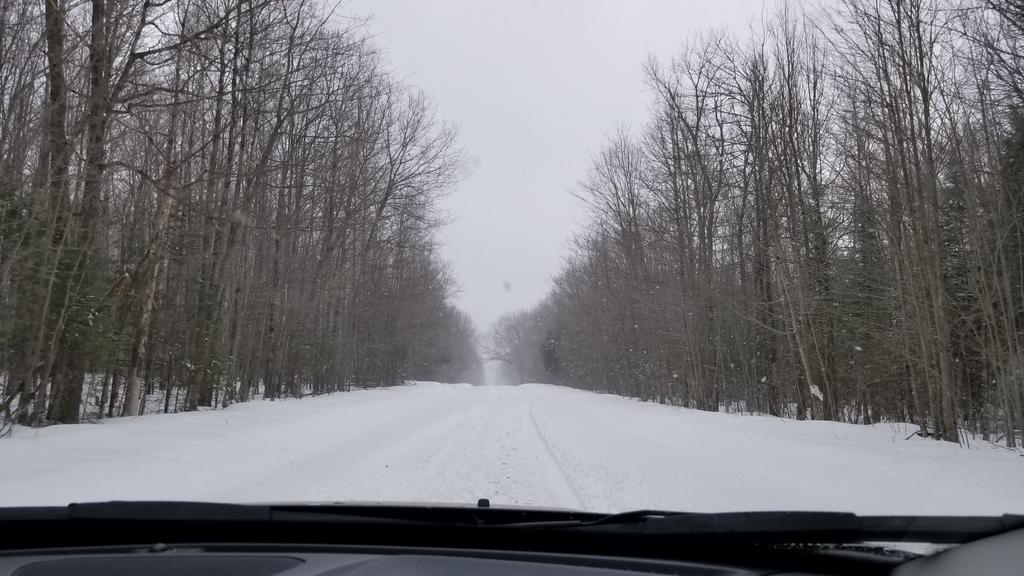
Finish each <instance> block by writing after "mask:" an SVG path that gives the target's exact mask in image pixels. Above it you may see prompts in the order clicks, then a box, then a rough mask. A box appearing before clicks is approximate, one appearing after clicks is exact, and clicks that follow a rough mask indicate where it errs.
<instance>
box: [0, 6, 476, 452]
mask: <svg viewBox="0 0 1024 576" xmlns="http://www.w3.org/2000/svg"><path fill="white" fill-rule="evenodd" d="M461 166H462V153H461V150H460V146H459V143H458V141H457V134H456V131H455V130H454V128H453V127H452V126H451V125H449V124H447V123H446V122H444V121H442V120H441V119H439V118H438V117H437V115H436V114H435V110H434V107H433V105H432V103H431V101H430V99H429V98H428V97H427V96H426V95H424V94H423V93H421V92H420V91H418V90H417V89H415V87H412V86H409V85H407V84H406V83H404V82H402V81H399V80H396V79H395V78H394V77H393V76H392V75H391V74H390V73H389V72H388V70H387V67H386V65H385V62H384V59H383V58H382V56H381V54H380V52H379V50H378V49H377V48H376V47H375V45H374V43H373V41H372V39H371V38H370V37H369V35H368V34H367V33H366V32H365V30H364V22H362V21H360V20H357V19H353V18H345V17H341V16H340V15H338V14H335V13H333V12H332V11H331V10H330V9H328V8H325V7H323V6H321V5H320V3H318V2H313V1H311V0H80V1H72V0H46V1H43V2H40V1H38V0H0V432H3V431H4V430H5V429H7V430H9V429H10V426H12V425H14V424H25V425H33V426H39V425H46V424H51V423H75V422H80V421H87V420H88V421H94V420H98V419H101V418H104V417H111V416H120V415H136V414H139V413H140V412H141V411H144V410H160V411H163V412H169V411H170V412H173V411H185V410H197V409H200V408H203V407H222V406H227V405H228V404H231V403H235V402H243V401H246V400H248V399H252V398H255V397H259V398H267V399H275V398H282V397H300V396H307V395H311V394H322V393H327V392H334V391H339V390H347V389H349V388H350V387H353V386H384V385H393V384H398V383H401V382H402V381H404V380H407V379H426V380H438V381H469V380H479V379H480V378H481V373H482V361H481V359H480V356H479V355H478V353H477V351H476V348H475V346H476V344H475V338H476V337H475V332H474V327H473V325H472V323H471V322H470V319H469V318H468V316H467V315H465V314H464V313H462V312H461V311H460V310H458V309H457V308H456V307H455V306H454V305H453V300H452V298H453V295H454V293H455V291H456V288H457V287H456V284H455V282H454V279H453V278H452V274H451V272H450V270H449V268H448V266H447V264H446V263H445V262H444V261H443V260H442V258H441V257H440V255H439V244H438V241H437V240H436V234H435V232H436V230H437V229H438V227H439V226H442V225H443V224H444V223H445V221H446V215H445V214H444V213H443V212H442V210H440V209H439V207H438V200H439V199H440V198H442V197H443V196H444V195H445V194H446V193H447V192H449V191H450V190H451V189H452V187H453V185H454V184H455V182H456V181H457V180H458V179H459V177H460V171H461ZM147 399H148V402H147ZM154 400H158V402H156V401H154Z"/></svg>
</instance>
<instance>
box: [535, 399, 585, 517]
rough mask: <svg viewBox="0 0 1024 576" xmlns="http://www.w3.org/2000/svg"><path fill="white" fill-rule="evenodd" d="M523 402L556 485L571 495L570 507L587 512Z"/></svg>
mask: <svg viewBox="0 0 1024 576" xmlns="http://www.w3.org/2000/svg"><path fill="white" fill-rule="evenodd" d="M523 402H524V403H525V404H526V411H527V414H529V417H530V424H531V426H532V429H533V433H534V434H535V435H536V437H537V441H538V444H540V446H541V448H542V451H543V453H544V454H545V455H546V456H547V459H548V461H550V462H551V464H552V468H551V469H553V470H555V471H557V481H558V483H559V484H561V485H562V486H563V487H564V488H565V490H566V491H567V492H568V493H569V494H571V495H572V499H573V506H572V507H573V508H576V509H579V510H589V509H590V508H589V507H588V506H587V505H586V503H585V502H584V501H583V498H582V497H580V493H579V491H578V490H576V487H575V486H573V484H572V482H571V481H570V480H569V475H568V474H566V472H565V466H564V465H563V464H562V461H561V460H560V459H559V458H558V456H557V455H556V454H555V451H554V450H552V449H551V442H550V441H549V440H548V437H547V435H545V434H544V431H543V429H542V428H541V427H540V425H539V424H538V423H537V417H536V416H535V415H534V413H533V406H532V405H530V402H529V400H526V399H524V400H523Z"/></svg>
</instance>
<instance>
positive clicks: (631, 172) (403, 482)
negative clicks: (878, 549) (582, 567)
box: [0, 0, 1024, 516]
mask: <svg viewBox="0 0 1024 576" xmlns="http://www.w3.org/2000/svg"><path fill="white" fill-rule="evenodd" d="M1022 51H1024V7H1022V5H1021V3H1020V2H1011V3H1007V2H1000V1H996V0H906V1H895V0H894V1H889V2H885V1H883V2H877V1H875V0H837V1H835V2H812V1H807V2H801V1H799V0H796V1H783V0H778V1H774V0H707V1H705V0H699V1H697V0H695V1H686V2H681V1H675V2H674V1H670V0H607V1H602V2H598V1H592V0H556V1H534V0H509V1H503V2H497V1H495V2H481V1H479V0H431V1H424V0H346V1H344V2H340V3H336V2H318V1H315V0H285V1H270V2H267V1H263V2H261V1H252V0H168V1H162V2H138V1H136V0H87V1H83V2H72V1H70V0H53V1H47V2H39V1H37V0H0V462H2V463H3V464H2V465H0V507H2V506H35V505H65V504H68V503H71V502H91V501H105V500H193V501H211V502H242V503H257V502H260V503H268V502H275V503H276V502H291V503H303V502H307V503H308V502H343V503H353V502H362V503H414V504H437V503H444V504H459V505H475V504H476V503H477V501H478V500H479V499H483V498H486V499H488V500H489V501H490V503H491V505H492V506H495V507H499V506H523V507H531V508H546V509H551V508H555V509H570V510H582V511H589V512H601V513H614V512H623V511H629V510H636V509H657V510H665V511H690V512H726V511H769V510H773V511H843V512H853V513H858V514H868V515H954V516H962V515H975V516H981V515H1000V514H1005V513H1024V492H1022V491H1021V480H1022V479H1024V458H1022V457H1021V456H1024V452H1022V448H1021V442H1022V441H1024V64H1022V63H1024V58H1022Z"/></svg>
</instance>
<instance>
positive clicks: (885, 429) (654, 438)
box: [0, 383, 1024, 514]
mask: <svg viewBox="0 0 1024 576" xmlns="http://www.w3.org/2000/svg"><path fill="white" fill-rule="evenodd" d="M908 434H909V431H908V430H906V429H904V428H903V427H898V426H891V425H878V426H854V425H846V424H838V423H832V422H796V421H792V420H781V419H776V418H768V417H756V416H738V415H728V414H715V413H705V412H698V411H693V410H682V409H678V408H671V407H666V406H658V405H653V404H645V403H641V402H637V401H634V400H629V399H624V398H619V397H616V396H609V395H598V394H591V393H587V392H581V391H576V390H569V389H564V388H557V387H553V386H545V385H524V386H519V387H480V388H473V387H470V386H467V385H453V386H447V385H438V384H427V383H423V384H418V385H415V386H406V387H401V388H389V389H382V390H365V391H357V392H352V393H348V394H337V395H333V396H327V397H320V398H309V399H304V400H301V401H286V402H254V403H248V404H242V405H236V406H232V407H231V408H229V409H227V410H223V411H215V412H199V413H189V414H175V415H153V416H143V417H139V418H134V419H115V420H110V421H107V422H104V423H103V424H101V425H79V426H53V427H49V428H45V429H41V430H29V429H24V428H20V429H17V430H16V431H15V434H14V436H13V437H12V438H8V439H4V440H0V463H2V464H0V505H3V506H16V505H22V506H23V505H37V504H65V503H67V502H72V501H87V500H109V499H192V500H219V501H242V502H252V501H259V502H271V501H274V502H277V501H391V502H410V501H416V502H457V503H472V502H475V501H476V500H477V499H478V498H490V499H491V501H492V502H494V503H495V504H519V505H536V506H549V507H550V506H556V507H565V508H578V509H586V510H596V511H620V510H625V509H632V508H663V509H676V510H694V511H711V510H751V509H759V510H763V509H817V510H849V511H853V512H861V513H889V514H892V513H907V514H944V513H948V514H995V513H1003V512H1017V513H1020V512H1024V490H1022V489H1021V486H1022V485H1024V458H1022V457H1021V456H1019V455H1017V454H1016V453H1014V452H1011V451H1008V450H1005V449H1000V448H995V447H991V446H988V445H981V446H976V447H974V448H971V449H963V448H958V447H956V446H953V445H949V444H946V443H938V442H933V441H929V440H924V439H919V438H913V439H911V440H905V439H904V438H905V437H906V436H907V435H908Z"/></svg>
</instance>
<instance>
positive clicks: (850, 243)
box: [485, 0, 1024, 447]
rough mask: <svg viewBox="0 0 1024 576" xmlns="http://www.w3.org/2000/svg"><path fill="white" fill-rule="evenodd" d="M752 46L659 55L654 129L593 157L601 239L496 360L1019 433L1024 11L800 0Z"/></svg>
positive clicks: (512, 319) (678, 395)
mask: <svg viewBox="0 0 1024 576" xmlns="http://www.w3.org/2000/svg"><path fill="white" fill-rule="evenodd" d="M738 38H739V36H738V35H735V34H730V33H725V32H718V33H712V32H708V33H705V34H703V35H701V36H700V37H698V38H690V39H689V40H688V42H687V43H686V44H685V47H684V48H683V49H681V50H680V51H679V53H678V54H677V55H676V56H675V57H673V58H672V59H671V60H670V61H659V60H658V59H654V58H652V59H650V60H649V61H648V62H647V63H646V64H644V67H643V71H644V76H645V78H646V86H645V87H646V89H647V90H648V93H649V94H650V98H651V106H650V112H649V119H648V121H647V122H646V124H645V125H643V126H627V127H620V128H619V129H617V130H614V131H612V132H611V133H610V135H609V136H608V137H607V142H606V143H605V145H604V147H603V148H602V149H600V150H599V151H597V152H596V153H594V154H593V162H592V167H591V168H590V169H589V171H588V172H587V173H586V174H581V175H580V176H581V180H580V182H579V184H578V186H576V187H575V189H574V190H575V192H574V193H575V194H576V195H577V196H578V198H579V201H580V202H581V203H582V204H583V205H584V206H585V207H586V212H587V218H586V226H585V229H584V230H583V231H582V232H581V233H579V234H578V235H577V237H576V239H575V241H574V244H573V247H572V253H571V255H570V256H569V257H568V258H566V260H565V262H564V265H563V267H562V270H561V271H560V272H559V273H558V274H557V276H556V277H555V278H554V281H553V287H552V289H551V291H550V293H549V295H548V296H547V298H546V299H545V300H543V301H542V302H541V303H540V304H539V305H537V306H536V307H535V308H534V309H532V310H527V311H523V312H518V313H514V314H508V315H506V316H504V317H503V318H501V320H499V322H498V323H497V324H496V326H495V327H494V329H493V330H492V332H491V334H490V336H489V340H488V342H487V345H486V350H485V352H486V356H487V357H488V358H489V359H491V360H493V361H497V362H500V363H501V365H502V367H503V371H504V372H505V374H506V376H507V377H508V379H510V380H512V381H516V382H552V383H558V384H563V385H568V386H573V387H577V388H583V389H588V390H594V391H601V392H608V393H614V394H620V395H626V396H632V397H635V398H639V399H643V400H649V401H656V402H662V403H666V404H672V405H678V406H687V407H691V408H696V409H701V410H712V411H717V410H722V409H726V410H730V411H738V412H753V413H761V414H769V415H775V416H784V417H789V418H796V419H824V420H835V421H844V422H853V423H865V424H870V423H878V422H910V423H915V424H918V425H919V426H920V432H919V433H920V434H921V435H923V436H929V437H933V438H936V439H941V440H946V441H951V442H958V441H963V439H964V438H965V437H967V435H968V434H971V435H979V436H981V437H983V438H984V439H987V440H992V441H995V442H1000V443H1005V445H1008V446H1011V447H1012V446H1018V445H1020V442H1021V431H1022V428H1024V52H1022V51H1024V2H1021V0H842V1H836V2H826V3H822V4H820V5H814V6H813V7H812V5H811V4H807V5H802V4H800V3H795V2H790V3H783V4H782V5H781V6H780V7H779V8H778V9H777V10H774V11H772V12H770V13H768V14H766V15H765V17H764V18H763V19H761V20H758V21H757V22H756V23H755V24H753V25H752V30H751V33H750V35H749V37H746V36H744V37H743V39H738ZM640 64H641V63H639V62H638V66H639V65H640ZM610 121H611V119H610Z"/></svg>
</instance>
